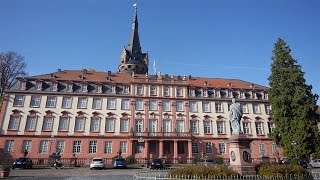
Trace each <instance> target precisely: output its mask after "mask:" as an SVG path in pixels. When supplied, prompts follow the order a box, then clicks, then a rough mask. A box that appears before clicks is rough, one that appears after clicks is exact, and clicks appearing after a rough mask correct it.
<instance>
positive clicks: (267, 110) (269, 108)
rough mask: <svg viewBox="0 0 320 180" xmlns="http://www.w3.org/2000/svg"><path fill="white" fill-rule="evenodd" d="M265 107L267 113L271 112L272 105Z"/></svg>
mask: <svg viewBox="0 0 320 180" xmlns="http://www.w3.org/2000/svg"><path fill="white" fill-rule="evenodd" d="M264 107H265V111H266V114H270V112H271V106H270V105H265V106H264Z"/></svg>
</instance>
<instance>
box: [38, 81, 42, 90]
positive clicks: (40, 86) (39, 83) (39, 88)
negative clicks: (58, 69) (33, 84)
mask: <svg viewBox="0 0 320 180" xmlns="http://www.w3.org/2000/svg"><path fill="white" fill-rule="evenodd" d="M37 90H40V91H41V90H42V82H37Z"/></svg>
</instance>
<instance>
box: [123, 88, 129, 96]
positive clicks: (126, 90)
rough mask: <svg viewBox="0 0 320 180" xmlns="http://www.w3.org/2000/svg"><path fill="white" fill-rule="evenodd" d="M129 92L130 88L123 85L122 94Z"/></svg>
mask: <svg viewBox="0 0 320 180" xmlns="http://www.w3.org/2000/svg"><path fill="white" fill-rule="evenodd" d="M129 93H130V88H129V86H124V87H123V94H129Z"/></svg>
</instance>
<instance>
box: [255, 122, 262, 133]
mask: <svg viewBox="0 0 320 180" xmlns="http://www.w3.org/2000/svg"><path fill="white" fill-rule="evenodd" d="M256 131H257V135H263V128H262V122H256Z"/></svg>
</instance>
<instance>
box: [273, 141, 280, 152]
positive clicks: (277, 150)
mask: <svg viewBox="0 0 320 180" xmlns="http://www.w3.org/2000/svg"><path fill="white" fill-rule="evenodd" d="M272 153H273V154H276V155H279V154H278V153H279V148H278V146H277V145H276V144H275V143H272Z"/></svg>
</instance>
